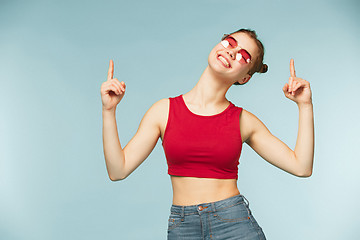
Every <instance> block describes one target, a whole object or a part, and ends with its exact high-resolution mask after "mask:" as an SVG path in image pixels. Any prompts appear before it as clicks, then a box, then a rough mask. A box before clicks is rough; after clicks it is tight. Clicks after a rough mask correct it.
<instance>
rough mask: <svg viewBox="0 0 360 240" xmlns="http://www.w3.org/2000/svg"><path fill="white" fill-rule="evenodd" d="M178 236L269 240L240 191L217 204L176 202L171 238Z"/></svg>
mask: <svg viewBox="0 0 360 240" xmlns="http://www.w3.org/2000/svg"><path fill="white" fill-rule="evenodd" d="M245 200H246V202H245ZM175 239H183V240H208V239H217V240H219V239H224V240H235V239H236V240H239V239H246V240H250V239H257V240H265V235H264V233H263V231H262V229H261V227H260V226H259V225H258V223H257V222H256V220H255V218H254V217H253V215H252V214H251V211H250V208H249V202H248V201H247V199H246V198H245V197H244V196H243V195H241V194H240V195H237V196H234V197H231V198H227V199H224V200H221V201H217V202H213V203H204V204H198V205H192V206H177V205H172V206H171V213H170V217H169V225H168V240H175Z"/></svg>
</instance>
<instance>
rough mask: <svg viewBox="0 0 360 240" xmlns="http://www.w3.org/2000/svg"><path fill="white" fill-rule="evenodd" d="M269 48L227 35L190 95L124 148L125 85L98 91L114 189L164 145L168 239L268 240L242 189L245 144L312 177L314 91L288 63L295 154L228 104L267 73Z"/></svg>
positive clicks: (162, 109) (243, 35) (249, 37)
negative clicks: (232, 94) (120, 120)
mask: <svg viewBox="0 0 360 240" xmlns="http://www.w3.org/2000/svg"><path fill="white" fill-rule="evenodd" d="M263 55H264V48H263V45H262V43H261V42H260V41H259V40H258V39H257V36H256V33H255V32H254V31H251V30H248V29H240V30H239V31H236V32H234V33H232V34H230V35H225V36H224V37H223V38H222V40H221V42H220V43H218V44H217V45H216V46H215V47H214V48H213V49H212V50H211V52H210V54H209V57H208V66H207V67H206V69H205V70H204V72H203V74H202V75H201V77H200V79H199V81H198V82H197V84H196V85H195V87H194V88H193V89H191V90H190V91H189V92H187V93H185V94H181V95H179V96H177V97H171V98H168V99H162V100H160V101H158V102H156V103H154V105H153V106H151V108H150V109H149V110H148V111H147V112H146V114H145V115H144V117H143V119H142V121H141V123H140V126H139V129H138V131H137V132H136V134H135V136H134V137H133V138H132V139H131V140H130V141H129V143H128V144H127V145H126V146H125V147H124V148H122V146H121V144H120V141H119V136H118V131H117V126H116V118H115V112H116V107H117V105H118V103H119V102H120V101H121V99H122V98H123V97H124V94H125V83H124V82H120V81H119V80H118V79H116V78H114V77H113V72H114V63H113V61H112V60H111V61H110V66H109V71H108V78H107V81H106V82H104V83H103V84H102V86H101V98H102V103H103V111H102V112H103V146H104V155H105V161H106V167H107V171H108V174H109V177H110V179H111V180H112V181H117V180H123V179H125V178H126V177H127V176H129V175H130V174H131V173H132V172H133V171H134V170H135V169H136V168H137V167H138V166H139V165H140V164H141V163H142V162H143V161H144V160H145V159H146V158H147V157H148V155H149V154H150V153H151V151H152V150H153V148H154V147H155V145H156V142H157V141H158V139H159V138H161V139H162V145H163V148H164V152H165V155H166V159H167V163H168V174H169V175H170V176H171V183H172V187H173V205H172V207H171V211H170V217H169V226H168V239H191V240H192V239H265V235H264V233H263V231H262V228H261V227H260V226H259V224H258V223H257V221H256V220H255V218H254V216H253V215H252V213H251V210H250V208H249V202H248V201H247V200H246V198H245V197H244V196H243V195H242V194H240V191H239V189H238V187H237V179H238V164H239V158H240V155H241V150H242V144H243V143H244V142H245V143H247V144H248V145H249V146H250V147H251V148H252V149H254V150H255V151H256V152H257V153H258V154H259V155H260V156H262V157H263V158H264V159H265V160H266V161H268V162H270V163H271V164H273V165H275V166H277V167H278V168H280V169H282V170H284V171H286V172H288V173H291V174H293V175H295V176H299V177H308V176H310V175H311V173H312V166H313V154H314V126H313V109H312V100H311V90H310V85H309V83H308V82H307V81H305V80H303V79H301V78H298V77H296V74H295V67H294V61H293V60H291V61H290V78H289V82H288V83H286V84H285V86H284V87H283V91H284V94H285V96H286V97H287V98H289V99H290V100H292V101H294V102H296V103H297V105H298V107H299V130H298V131H299V132H298V137H297V142H296V146H295V149H294V150H291V149H290V148H289V147H288V146H287V145H286V144H285V143H283V142H282V141H280V140H279V139H278V138H276V137H275V136H273V135H272V134H271V133H270V131H269V130H268V129H267V128H266V127H265V125H264V124H263V123H262V122H261V121H260V120H259V119H258V118H257V117H255V116H254V115H253V114H251V113H250V112H248V111H246V110H244V109H242V108H240V107H237V106H235V105H234V104H233V103H232V102H230V101H229V100H228V99H226V97H225V96H226V93H227V91H228V89H229V88H230V87H231V86H232V85H233V84H240V85H241V84H245V83H247V82H248V81H249V80H250V79H251V78H252V76H253V74H254V73H255V72H260V73H264V72H266V71H267V65H266V64H263Z"/></svg>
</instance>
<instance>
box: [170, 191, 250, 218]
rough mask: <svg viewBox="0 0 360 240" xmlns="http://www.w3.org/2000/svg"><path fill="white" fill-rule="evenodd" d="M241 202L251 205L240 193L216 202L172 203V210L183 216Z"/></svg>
mask: <svg viewBox="0 0 360 240" xmlns="http://www.w3.org/2000/svg"><path fill="white" fill-rule="evenodd" d="M241 203H245V204H246V205H247V206H249V201H248V200H247V199H246V198H245V197H244V196H243V195H241V194H238V195H236V196H233V197H230V198H226V199H224V200H220V201H216V202H209V203H201V204H197V205H190V206H179V205H172V206H171V210H170V211H171V213H172V214H179V215H181V216H184V215H191V214H201V213H205V212H215V211H216V210H220V209H222V208H227V207H231V206H233V205H236V204H241Z"/></svg>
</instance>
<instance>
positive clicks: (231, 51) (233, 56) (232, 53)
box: [227, 49, 236, 60]
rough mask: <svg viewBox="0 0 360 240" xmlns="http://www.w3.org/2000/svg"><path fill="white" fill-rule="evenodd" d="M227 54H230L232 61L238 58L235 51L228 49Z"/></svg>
mask: <svg viewBox="0 0 360 240" xmlns="http://www.w3.org/2000/svg"><path fill="white" fill-rule="evenodd" d="M227 53H228V54H229V56H230V57H231V59H233V60H234V59H235V57H236V52H235V49H228V50H227Z"/></svg>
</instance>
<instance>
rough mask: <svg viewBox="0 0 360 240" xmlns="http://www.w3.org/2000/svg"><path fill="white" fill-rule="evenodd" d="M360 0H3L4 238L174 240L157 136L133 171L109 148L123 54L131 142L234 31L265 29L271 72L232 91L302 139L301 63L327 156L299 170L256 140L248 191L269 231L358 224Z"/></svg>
mask: <svg viewBox="0 0 360 240" xmlns="http://www.w3.org/2000/svg"><path fill="white" fill-rule="evenodd" d="M359 10H360V3H359V1H356V0H353V1H351V0H342V1H340V0H339V1H334V0H330V1H329V0H326V1H325V0H321V1H310V0H306V1H285V0H284V1H280V0H277V1H266V0H254V1H235V0H233V1H219V0H216V1H215V0H208V1H188V0H183V1H165V0H164V1H160V0H153V1H103V2H102V3H100V1H76V2H74V1H16V0H14V1H10V0H7V1H6V0H5V1H4V0H1V1H0V36H1V37H0V81H1V86H0V98H1V100H0V109H1V115H0V239H14V240H15V239H16V240H18V239H29V240H30V239H37V240H38V239H89V240H90V239H110V238H112V239H165V238H166V228H167V218H168V213H169V208H170V205H171V200H172V195H171V184H170V179H169V176H168V175H167V172H166V171H167V166H166V160H165V156H164V153H163V149H162V146H161V141H160V140H159V142H158V144H157V146H156V147H155V149H154V151H153V152H152V154H151V155H150V156H149V158H148V159H147V160H146V161H145V162H144V163H143V164H142V165H141V166H140V167H139V168H138V169H137V170H135V172H134V173H133V174H132V175H130V176H129V177H128V178H127V179H126V180H124V181H119V182H111V181H110V180H109V178H108V176H107V172H106V167H105V161H104V157H103V150H102V115H101V98H100V86H101V83H102V82H103V81H105V80H106V76H107V70H108V63H109V59H114V62H115V77H117V78H119V79H120V80H121V81H125V82H126V84H127V90H126V94H125V97H124V99H123V101H122V102H121V103H120V105H119V106H118V109H117V121H118V130H119V135H120V140H121V143H122V145H123V146H125V144H126V143H127V142H128V141H129V140H130V139H131V137H132V136H133V135H134V134H135V132H136V130H137V127H138V125H139V123H140V120H141V118H142V116H143V115H144V113H145V112H146V110H147V109H148V108H149V107H150V106H151V105H152V104H153V103H154V102H156V101H157V100H159V99H162V98H167V97H171V96H176V95H179V94H181V93H185V92H187V91H189V90H190V89H191V88H192V87H193V86H194V85H195V84H196V82H197V80H198V79H199V77H200V75H201V73H202V71H203V70H204V69H205V67H206V65H207V57H208V54H209V53H210V50H211V49H212V47H214V46H215V45H216V44H217V43H218V42H219V40H220V38H221V36H222V34H223V33H229V32H232V31H235V30H237V29H239V28H243V27H245V28H252V29H255V30H256V31H257V33H258V35H259V38H260V39H261V40H262V41H263V43H264V45H265V49H266V53H265V62H266V63H267V64H268V65H269V72H268V73H266V74H262V75H259V74H257V75H255V76H254V77H253V79H252V80H251V81H250V82H249V83H248V84H246V85H244V86H239V87H237V86H233V87H232V88H231V89H230V90H229V92H228V95H227V96H228V98H229V100H231V101H232V102H233V103H235V104H236V105H238V106H242V107H244V108H245V109H247V110H248V111H250V112H252V113H254V114H255V115H256V116H258V117H259V118H260V119H261V120H262V121H263V122H264V123H265V124H266V126H267V127H268V128H269V129H270V131H271V132H272V133H273V134H274V135H276V136H277V137H279V138H280V139H281V140H283V141H284V142H285V143H287V144H288V145H289V146H290V147H291V148H293V147H294V146H295V141H296V136H297V125H298V109H297V107H296V105H295V104H294V103H293V102H292V101H290V100H288V99H286V98H285V97H284V95H283V93H282V86H283V85H284V83H285V82H286V81H287V80H288V77H289V60H290V58H294V59H295V67H296V72H297V76H299V77H302V78H304V79H306V80H308V81H309V82H310V83H311V87H312V91H313V103H314V111H315V137H316V144H315V145H316V146H315V162H314V170H313V175H312V176H311V177H310V178H305V179H304V178H297V177H294V176H292V175H290V174H288V173H286V172H283V171H281V170H279V169H278V168H276V167H274V166H272V165H270V164H269V163H267V162H266V161H264V160H263V159H261V158H260V157H259V156H258V155H257V154H256V153H255V152H254V151H252V149H251V148H249V147H248V146H247V145H246V144H245V145H244V150H243V155H242V156H241V158H240V162H241V163H240V166H239V181H238V185H239V188H240V192H241V193H242V194H244V195H245V196H246V197H247V198H248V199H249V201H250V207H251V208H252V210H253V213H254V216H255V217H256V219H257V220H258V222H259V224H260V225H261V226H262V228H263V230H264V232H265V234H266V236H267V238H268V239H299V240H300V239H355V238H357V237H358V236H359V235H360V230H359V222H360V214H359V213H360V211H359V209H360V207H359V203H358V200H359V198H360V191H359V183H360V175H359V167H360V158H359V155H358V149H359V134H360V130H359V125H358V119H359V117H360V115H359V111H358V109H359V107H358V104H359V97H358V95H357V94H358V89H359V87H360V84H359V77H358V73H359V67H360V62H359V55H360V47H359V38H360V27H359V22H360V21H359V18H360V17H359Z"/></svg>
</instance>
